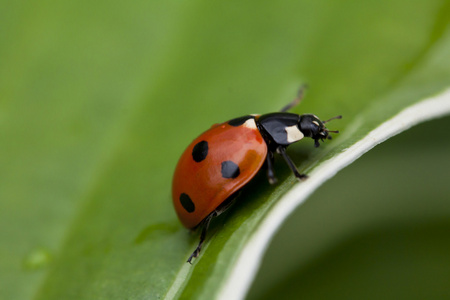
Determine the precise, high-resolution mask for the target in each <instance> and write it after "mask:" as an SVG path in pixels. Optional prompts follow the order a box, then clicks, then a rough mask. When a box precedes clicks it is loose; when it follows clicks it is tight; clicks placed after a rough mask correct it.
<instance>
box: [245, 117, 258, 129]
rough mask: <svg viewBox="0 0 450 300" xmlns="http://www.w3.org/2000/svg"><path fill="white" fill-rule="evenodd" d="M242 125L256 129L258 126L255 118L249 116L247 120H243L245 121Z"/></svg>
mask: <svg viewBox="0 0 450 300" xmlns="http://www.w3.org/2000/svg"><path fill="white" fill-rule="evenodd" d="M242 126H244V127H247V128H249V129H258V127H257V126H256V122H255V119H253V118H250V119H248V120H247V121H245V123H244V124H242Z"/></svg>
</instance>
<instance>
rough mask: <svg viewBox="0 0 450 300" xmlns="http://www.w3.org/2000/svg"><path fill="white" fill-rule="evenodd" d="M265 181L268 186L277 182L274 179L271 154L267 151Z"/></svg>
mask: <svg viewBox="0 0 450 300" xmlns="http://www.w3.org/2000/svg"><path fill="white" fill-rule="evenodd" d="M266 161H267V179H268V180H269V183H270V184H275V183H276V182H277V181H278V180H277V178H276V177H275V172H274V171H273V152H271V151H268V152H267V157H266Z"/></svg>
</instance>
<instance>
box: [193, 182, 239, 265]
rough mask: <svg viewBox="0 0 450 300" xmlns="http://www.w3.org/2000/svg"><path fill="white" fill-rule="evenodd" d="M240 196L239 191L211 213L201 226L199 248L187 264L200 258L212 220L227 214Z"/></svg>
mask: <svg viewBox="0 0 450 300" xmlns="http://www.w3.org/2000/svg"><path fill="white" fill-rule="evenodd" d="M238 195H239V191H238V192H236V193H234V194H233V195H231V196H230V197H228V199H226V200H225V201H224V202H223V203H222V204H221V205H219V206H218V207H217V208H216V209H215V210H214V211H213V212H212V213H210V214H209V215H208V216H207V217H206V218H205V219H204V220H203V221H202V222H201V223H200V225H199V227H200V226H201V227H202V233H201V234H200V242H199V243H198V246H197V248H195V250H194V252H192V254H191V256H189V258H188V260H187V262H188V263H190V264H192V262H191V261H192V259H193V258H195V257H198V255H199V254H200V251H201V250H202V246H203V242H204V241H205V239H206V232H207V231H208V228H209V224H210V223H211V220H212V219H214V218H215V217H217V216H219V215H221V214H222V213H223V212H225V211H226V210H227V209H228V208H230V206H231V205H232V204H233V203H234V200H235V199H236V197H237V196H238Z"/></svg>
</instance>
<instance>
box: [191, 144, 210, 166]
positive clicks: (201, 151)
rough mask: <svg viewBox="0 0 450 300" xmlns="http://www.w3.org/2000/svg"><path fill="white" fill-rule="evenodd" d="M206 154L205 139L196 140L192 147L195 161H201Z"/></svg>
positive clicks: (206, 145)
mask: <svg viewBox="0 0 450 300" xmlns="http://www.w3.org/2000/svg"><path fill="white" fill-rule="evenodd" d="M207 155H208V142H207V141H201V142H198V143H197V144H196V145H195V146H194V149H192V158H193V159H194V160H195V161H196V162H201V161H202V160H204V159H205V158H206V156H207Z"/></svg>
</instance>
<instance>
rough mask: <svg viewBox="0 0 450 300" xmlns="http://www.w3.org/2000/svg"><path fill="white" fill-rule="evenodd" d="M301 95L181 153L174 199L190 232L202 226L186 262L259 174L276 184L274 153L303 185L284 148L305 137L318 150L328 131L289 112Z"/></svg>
mask: <svg viewBox="0 0 450 300" xmlns="http://www.w3.org/2000/svg"><path fill="white" fill-rule="evenodd" d="M302 95H303V89H300V91H299V95H298V97H297V98H296V99H295V100H294V101H292V102H291V103H289V104H288V105H287V106H285V107H284V108H283V109H281V111H280V112H276V113H269V114H265V115H247V116H243V117H239V118H236V119H232V120H230V121H228V122H225V123H221V124H216V125H213V126H212V127H211V128H210V129H209V130H207V131H205V132H204V133H202V134H201V135H200V136H199V137H197V138H196V139H195V140H194V141H193V142H192V143H191V144H190V145H189V146H188V147H187V149H186V150H185V151H184V152H183V154H182V155H181V158H180V160H179V161H178V164H177V167H176V169H175V174H174V177H173V183H172V199H173V204H174V206H175V210H176V212H177V215H178V217H179V219H180V221H181V223H182V224H183V225H184V226H185V227H187V228H190V229H193V228H197V227H201V226H203V228H202V233H201V236H200V242H199V244H198V246H197V248H196V249H195V251H194V252H193V253H192V254H191V255H190V257H189V259H188V260H187V262H189V263H191V261H192V259H193V258H194V257H197V256H198V255H199V253H200V250H201V247H202V244H203V242H204V240H205V237H206V231H207V229H208V226H209V223H210V221H211V219H212V218H214V217H216V216H218V215H219V214H221V213H222V212H223V211H225V210H226V209H227V208H228V207H229V206H230V204H231V203H232V200H234V198H235V195H236V194H237V192H238V191H239V190H240V189H241V188H242V187H243V186H244V185H245V184H247V183H248V182H249V181H250V180H251V179H252V178H253V177H254V176H255V175H256V173H258V171H259V170H260V169H261V168H262V167H263V165H264V163H266V166H267V177H268V180H269V182H270V183H271V184H274V183H275V182H276V181H277V180H276V177H275V174H274V171H273V157H274V153H275V152H276V153H278V154H280V155H281V156H282V157H283V159H284V160H285V161H286V163H287V165H288V166H289V168H290V169H291V170H292V172H293V173H294V175H295V177H297V178H298V179H301V180H304V179H306V178H307V176H306V175H305V174H300V173H299V171H298V170H297V168H296V166H295V164H294V163H293V162H292V160H291V159H290V158H289V156H288V155H287V154H286V147H287V146H289V145H290V144H292V143H295V142H298V141H300V140H301V139H303V138H304V137H309V138H312V139H313V140H314V141H315V142H314V145H315V146H316V147H318V146H319V145H320V144H319V140H321V141H323V140H324V139H326V138H328V139H331V136H330V135H329V133H330V132H333V133H338V131H331V130H328V129H327V128H326V127H325V125H324V124H325V123H327V122H328V121H330V120H333V119H340V118H341V116H337V117H334V118H332V119H330V120H327V121H321V120H320V119H319V118H318V117H317V116H315V115H312V114H303V115H297V114H294V113H288V112H286V111H288V110H289V109H291V108H292V107H294V106H295V105H297V104H298V103H299V102H300V100H301V98H302Z"/></svg>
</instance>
